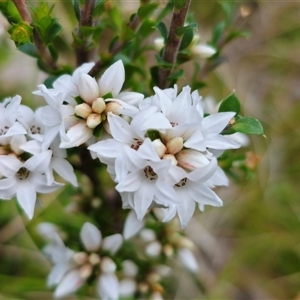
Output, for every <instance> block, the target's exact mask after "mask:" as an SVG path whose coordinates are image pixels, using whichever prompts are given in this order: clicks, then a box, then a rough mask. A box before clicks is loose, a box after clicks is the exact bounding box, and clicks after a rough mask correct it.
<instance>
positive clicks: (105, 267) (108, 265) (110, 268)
mask: <svg viewBox="0 0 300 300" xmlns="http://www.w3.org/2000/svg"><path fill="white" fill-rule="evenodd" d="M116 268H117V266H116V264H115V263H114V262H113V260H112V259H111V258H110V257H104V258H102V260H101V270H102V271H103V272H106V273H113V272H115V271H116Z"/></svg>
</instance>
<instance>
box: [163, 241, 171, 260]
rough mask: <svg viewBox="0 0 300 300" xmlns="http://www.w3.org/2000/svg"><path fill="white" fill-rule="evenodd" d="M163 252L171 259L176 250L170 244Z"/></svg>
mask: <svg viewBox="0 0 300 300" xmlns="http://www.w3.org/2000/svg"><path fill="white" fill-rule="evenodd" d="M163 252H164V254H165V255H166V256H167V257H171V256H173V254H174V248H173V246H172V245H170V244H166V245H165V246H164V248H163Z"/></svg>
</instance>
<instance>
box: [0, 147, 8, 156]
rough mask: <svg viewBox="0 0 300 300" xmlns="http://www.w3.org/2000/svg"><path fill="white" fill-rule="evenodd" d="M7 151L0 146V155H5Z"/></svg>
mask: <svg viewBox="0 0 300 300" xmlns="http://www.w3.org/2000/svg"><path fill="white" fill-rule="evenodd" d="M7 154H8V151H7V150H6V149H5V148H4V147H0V155H7Z"/></svg>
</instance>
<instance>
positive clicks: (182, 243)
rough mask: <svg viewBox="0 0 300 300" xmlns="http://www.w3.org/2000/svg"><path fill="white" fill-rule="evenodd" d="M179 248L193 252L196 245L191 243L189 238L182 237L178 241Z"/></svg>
mask: <svg viewBox="0 0 300 300" xmlns="http://www.w3.org/2000/svg"><path fill="white" fill-rule="evenodd" d="M177 246H178V247H181V248H187V249H189V250H192V249H193V248H194V243H193V241H191V240H190V239H189V238H187V237H185V236H182V237H181V238H180V239H179V240H178V241H177Z"/></svg>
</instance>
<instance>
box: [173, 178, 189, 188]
mask: <svg viewBox="0 0 300 300" xmlns="http://www.w3.org/2000/svg"><path fill="white" fill-rule="evenodd" d="M186 181H187V178H186V177H185V178H182V179H181V180H180V181H179V182H178V183H176V184H175V186H177V187H183V186H185V185H186Z"/></svg>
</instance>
